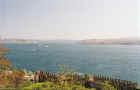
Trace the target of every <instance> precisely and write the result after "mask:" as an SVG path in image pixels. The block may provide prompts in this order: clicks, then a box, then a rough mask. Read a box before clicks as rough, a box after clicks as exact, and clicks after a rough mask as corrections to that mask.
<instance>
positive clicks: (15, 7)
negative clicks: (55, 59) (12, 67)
mask: <svg viewBox="0 0 140 90" xmlns="http://www.w3.org/2000/svg"><path fill="white" fill-rule="evenodd" d="M138 1H139V0H0V36H1V37H3V38H17V39H42V40H82V39H93V38H97V39H102V38H123V37H125V38H126V37H140V22H139V21H140V18H139V14H140V12H139V8H140V2H138Z"/></svg>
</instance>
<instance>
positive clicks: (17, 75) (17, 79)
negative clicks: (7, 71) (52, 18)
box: [10, 69, 25, 88]
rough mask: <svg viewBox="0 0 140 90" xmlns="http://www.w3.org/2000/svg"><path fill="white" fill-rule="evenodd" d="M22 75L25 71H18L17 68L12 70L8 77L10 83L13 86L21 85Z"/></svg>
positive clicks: (22, 81)
mask: <svg viewBox="0 0 140 90" xmlns="http://www.w3.org/2000/svg"><path fill="white" fill-rule="evenodd" d="M24 76H25V73H24V72H22V71H18V70H16V69H15V70H13V73H12V75H11V78H10V84H11V85H12V86H13V87H14V88H19V87H21V86H22V84H23V83H24Z"/></svg>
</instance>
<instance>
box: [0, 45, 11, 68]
mask: <svg viewBox="0 0 140 90" xmlns="http://www.w3.org/2000/svg"><path fill="white" fill-rule="evenodd" d="M7 52H8V49H7V48H4V47H3V46H1V45H0V70H9V69H10V68H11V66H12V64H11V62H10V61H9V60H8V57H7V56H5V55H4V54H5V53H7Z"/></svg>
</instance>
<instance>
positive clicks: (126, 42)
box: [79, 38, 140, 45]
mask: <svg viewBox="0 0 140 90" xmlns="http://www.w3.org/2000/svg"><path fill="white" fill-rule="evenodd" d="M79 43H80V44H106V45H118V44H119V45H140V39H139V38H123V39H87V40H81V41H79Z"/></svg>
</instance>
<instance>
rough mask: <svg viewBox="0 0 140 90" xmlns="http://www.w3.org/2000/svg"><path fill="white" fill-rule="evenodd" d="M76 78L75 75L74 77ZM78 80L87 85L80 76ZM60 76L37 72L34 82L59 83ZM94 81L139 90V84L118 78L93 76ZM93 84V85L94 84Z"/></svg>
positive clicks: (128, 89) (123, 89) (126, 89)
mask: <svg viewBox="0 0 140 90" xmlns="http://www.w3.org/2000/svg"><path fill="white" fill-rule="evenodd" d="M74 77H75V75H74ZM76 77H77V80H79V81H80V82H81V84H82V85H84V84H85V82H86V80H83V79H81V78H80V76H79V75H78V76H77V75H76ZM57 79H58V76H57V75H56V74H54V73H50V72H43V71H37V72H35V77H34V81H35V82H36V83H37V82H44V81H57ZM93 80H94V82H96V81H100V82H103V81H109V82H110V84H111V85H113V86H114V87H115V88H116V89H117V90H138V89H136V87H137V86H138V83H133V82H131V81H127V80H120V79H116V78H112V77H107V76H104V75H101V74H99V75H96V74H94V75H93ZM94 82H93V83H94Z"/></svg>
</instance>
